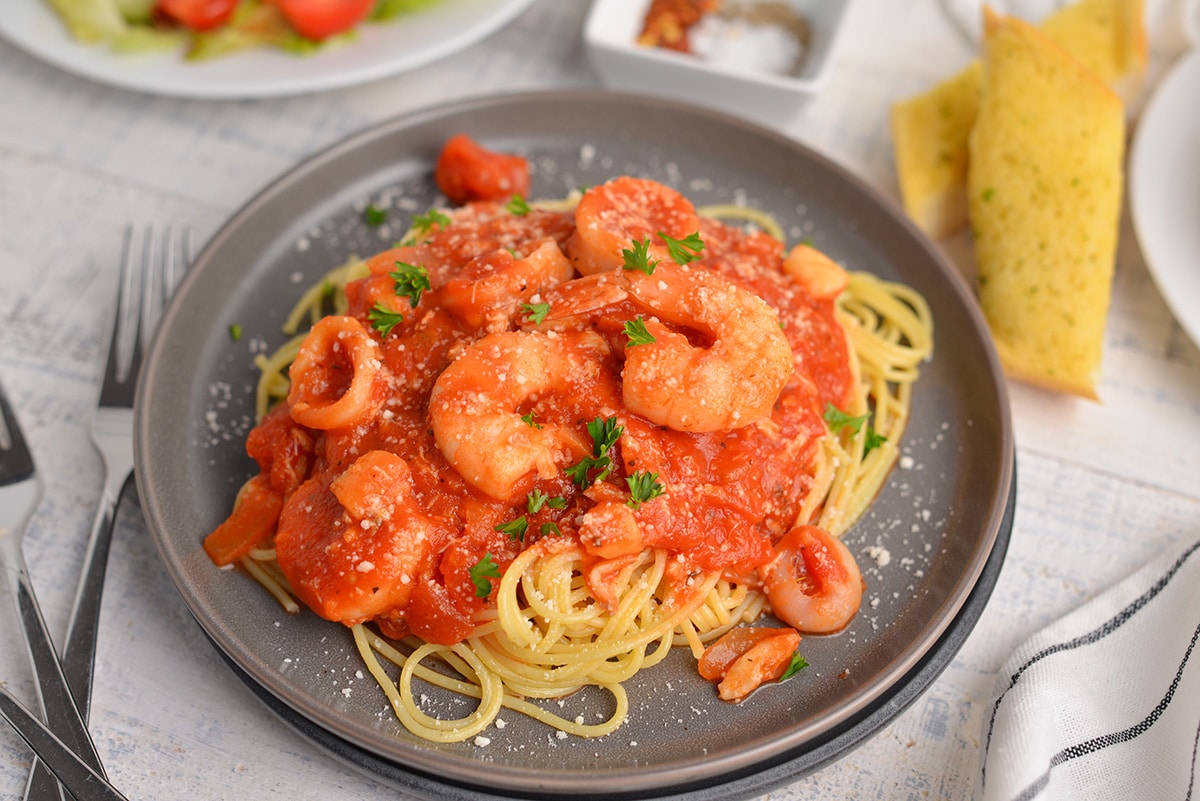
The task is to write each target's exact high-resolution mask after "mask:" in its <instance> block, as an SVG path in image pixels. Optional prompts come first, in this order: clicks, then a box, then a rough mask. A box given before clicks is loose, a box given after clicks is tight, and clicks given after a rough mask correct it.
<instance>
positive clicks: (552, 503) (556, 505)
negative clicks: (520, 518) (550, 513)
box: [525, 489, 567, 515]
mask: <svg viewBox="0 0 1200 801" xmlns="http://www.w3.org/2000/svg"><path fill="white" fill-rule="evenodd" d="M543 506H544V507H546V508H548V509H565V508H566V507H567V502H566V500H564V499H563V498H558V497H551V496H549V495H547V494H546V493H544V492H542V491H541V490H540V489H535V490H534V491H533V492H531V493H529V497H528V498H527V499H526V501H525V508H526V509H528V510H529V514H531V515H534V514H537V513H538V512H540V511H541V510H542V507H543Z"/></svg>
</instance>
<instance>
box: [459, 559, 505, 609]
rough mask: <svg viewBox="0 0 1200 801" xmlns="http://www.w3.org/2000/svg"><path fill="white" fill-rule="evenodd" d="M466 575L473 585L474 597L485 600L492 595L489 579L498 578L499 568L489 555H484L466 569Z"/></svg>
mask: <svg viewBox="0 0 1200 801" xmlns="http://www.w3.org/2000/svg"><path fill="white" fill-rule="evenodd" d="M467 574H468V575H470V577H471V583H472V584H474V585H475V597H476V598H486V597H488V596H489V595H491V594H492V582H491V579H498V578H500V566H499V565H497V564H496V560H495V559H493V558H492V555H491V554H490V553H485V554H484V555H483V558H482V559H480V560H479V561H478V562H476V563H475V564H473V565H471V566H470V567H469V568H467Z"/></svg>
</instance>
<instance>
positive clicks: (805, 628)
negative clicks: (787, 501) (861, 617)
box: [759, 526, 864, 634]
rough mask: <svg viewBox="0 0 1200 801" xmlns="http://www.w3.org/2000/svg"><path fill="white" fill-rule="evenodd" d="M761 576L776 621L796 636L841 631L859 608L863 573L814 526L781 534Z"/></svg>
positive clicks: (845, 551) (841, 545)
mask: <svg viewBox="0 0 1200 801" xmlns="http://www.w3.org/2000/svg"><path fill="white" fill-rule="evenodd" d="M759 575H760V577H761V578H762V581H763V588H764V589H765V590H766V593H767V599H768V600H769V601H770V602H771V609H772V611H774V613H775V616H776V617H778V618H779V619H780V620H782V621H784V622H785V623H787V624H788V625H789V626H792V627H793V628H795V629H796V630H797V631H802V632H806V633H809V634H832V633H833V632H835V631H840V630H841V629H843V628H845V627H846V625H847V624H848V623H849V622H850V620H851V619H852V618H853V617H854V615H855V614H856V613H857V612H858V607H859V605H860V604H861V603H862V595H863V589H864V585H863V580H862V574H861V573H859V571H858V565H857V564H856V563H855V561H854V556H853V554H851V553H850V549H849V548H847V547H846V546H845V544H844V543H843V542H842V541H841V540H839V539H837V538H836V537H834V536H833V535H831V534H829V533H828V532H826V531H824V530H823V529H820V528H817V527H816V526H796V527H795V528H793V529H792V530H791V531H789V532H788V533H787V534H785V535H784V536H783V538H782V539H780V540H779V542H777V543H776V544H775V557H774V558H773V559H772V560H771V561H770V562H768V563H767V564H766V565H764V566H763V567H760V568H759Z"/></svg>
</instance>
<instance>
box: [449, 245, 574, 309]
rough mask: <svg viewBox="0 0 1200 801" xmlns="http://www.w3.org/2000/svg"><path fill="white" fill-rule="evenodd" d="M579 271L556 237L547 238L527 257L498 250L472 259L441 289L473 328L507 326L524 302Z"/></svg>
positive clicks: (452, 306)
mask: <svg viewBox="0 0 1200 801" xmlns="http://www.w3.org/2000/svg"><path fill="white" fill-rule="evenodd" d="M574 274H575V268H574V267H572V266H571V262H570V261H568V260H567V257H566V256H564V255H563V252H562V251H561V250H559V249H558V245H557V244H555V242H554V240H553V239H546V240H545V241H543V242H542V243H541V244H540V245H538V246H537V247H536V248H534V250H533V252H532V253H530V254H529V255H528V256H526V257H525V258H523V259H518V258H515V257H514V256H513V255H512V254H511V253H510V252H509V251H507V250H497V251H493V252H491V253H486V254H484V255H482V256H479V257H476V258H475V259H472V260H471V261H470V262H469V263H467V265H466V266H464V267H463V268H462V270H461V272H460V273H459V274H458V275H456V276H455V277H454V278H453V279H451V280H450V281H447V282H446V284H445V285H444V286H442V287H440V288H439V289H438V293H437V294H438V299H439V300H440V301H441V303H442V305H443V306H445V307H446V308H447V309H449V310H450V312H451V313H452V314H453V315H454V316H455V317H457V318H459V319H460V320H462V321H463V322H465V323H467V324H468V325H470V326H471V327H473V328H476V329H481V328H485V327H486V328H492V329H498V328H499V327H501V326H503V327H507V323H508V321H509V320H511V319H513V318H514V317H516V316H517V315H518V314H519V313H520V310H521V304H522V303H524V302H525V301H527V300H528V299H529V298H530V297H532V296H533V295H535V294H536V293H539V292H544V291H546V290H547V289H550V288H551V287H553V286H556V285H558V284H561V283H562V282H564V281H567V280H568V279H570V278H571V276H572V275H574Z"/></svg>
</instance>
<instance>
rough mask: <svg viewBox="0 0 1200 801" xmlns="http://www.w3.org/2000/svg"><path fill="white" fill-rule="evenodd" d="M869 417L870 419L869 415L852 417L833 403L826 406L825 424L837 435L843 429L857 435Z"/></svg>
mask: <svg viewBox="0 0 1200 801" xmlns="http://www.w3.org/2000/svg"><path fill="white" fill-rule="evenodd" d="M868 417H870V415H869V414H862V415H859V416H858V417H852V416H851V415H848V414H846V413H845V412H843V411H842V410H841V409H839V408H838V407H836V406H834V405H833V404H832V403H826V404H825V422H826V423H828V424H829V430H830V431H832V432H833V433H835V434H836V433H838V432H839V431H841V430H842V429H847V430H848V431H849V432H850V433H851V434H857V433H858V431H859V429H861V428H862V424H863V423H865V422H866V421H867V418H868Z"/></svg>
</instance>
